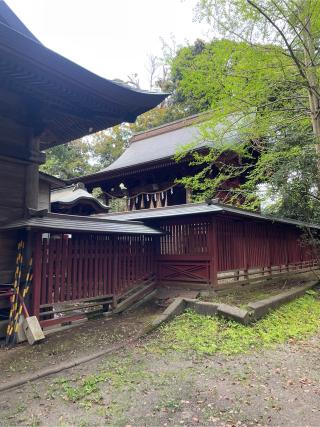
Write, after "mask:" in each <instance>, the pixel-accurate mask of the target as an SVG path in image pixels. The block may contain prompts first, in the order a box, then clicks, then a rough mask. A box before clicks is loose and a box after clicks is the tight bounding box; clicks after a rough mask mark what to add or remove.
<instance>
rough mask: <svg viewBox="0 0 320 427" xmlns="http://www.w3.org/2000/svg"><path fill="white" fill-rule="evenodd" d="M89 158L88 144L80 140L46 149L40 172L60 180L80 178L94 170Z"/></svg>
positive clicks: (89, 148)
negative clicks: (44, 160) (44, 161)
mask: <svg viewBox="0 0 320 427" xmlns="http://www.w3.org/2000/svg"><path fill="white" fill-rule="evenodd" d="M90 158H91V146H90V143H89V142H88V141H87V140H86V139H80V140H76V141H73V142H70V143H69V144H64V145H58V146H56V147H53V148H50V149H48V150H47V151H46V163H45V164H44V165H42V166H41V168H40V170H42V171H43V172H46V173H48V174H50V175H53V176H56V177H58V178H62V179H68V178H73V177H76V176H82V175H85V174H88V173H91V172H93V171H94V170H95V168H94V166H93V165H92V164H90Z"/></svg>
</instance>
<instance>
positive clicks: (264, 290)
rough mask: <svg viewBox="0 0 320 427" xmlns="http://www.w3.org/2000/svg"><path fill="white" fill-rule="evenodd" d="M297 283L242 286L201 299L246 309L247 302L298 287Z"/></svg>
mask: <svg viewBox="0 0 320 427" xmlns="http://www.w3.org/2000/svg"><path fill="white" fill-rule="evenodd" d="M299 285H300V284H299V283H295V284H294V285H292V283H291V282H290V283H286V282H284V283H280V284H279V283H265V284H263V285H259V286H256V287H254V286H253V287H252V286H248V285H247V286H244V287H242V288H240V289H239V288H235V289H230V290H229V291H228V292H227V291H220V292H215V293H213V294H212V295H209V296H206V297H202V298H201V299H202V300H203V301H209V302H215V303H224V304H231V305H236V306H238V307H246V306H247V305H248V303H249V302H253V301H259V300H262V299H265V298H269V297H271V296H274V295H277V294H280V293H281V292H285V291H288V290H289V289H292V288H295V287H299Z"/></svg>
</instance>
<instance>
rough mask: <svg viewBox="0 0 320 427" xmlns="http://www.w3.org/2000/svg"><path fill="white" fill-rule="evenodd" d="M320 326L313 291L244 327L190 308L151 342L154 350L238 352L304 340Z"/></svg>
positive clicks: (318, 310)
mask: <svg viewBox="0 0 320 427" xmlns="http://www.w3.org/2000/svg"><path fill="white" fill-rule="evenodd" d="M318 329H320V301H319V300H318V299H317V298H316V296H315V293H314V292H313V291H311V292H309V293H308V294H307V295H305V296H304V297H302V298H299V299H297V300H295V301H292V302H290V303H289V304H286V305H284V306H282V307H281V308H279V309H278V310H276V311H274V312H272V313H270V314H269V315H268V316H267V317H265V318H264V319H262V320H260V321H259V322H257V323H255V324H253V325H251V326H244V325H241V324H239V323H236V322H233V321H227V320H223V319H220V318H217V317H205V316H201V315H199V314H196V313H194V312H192V311H191V310H187V311H186V312H185V313H183V314H182V315H181V316H178V317H177V318H175V319H174V320H173V321H172V322H171V323H169V324H166V325H164V326H163V327H162V328H161V332H160V336H159V337H158V338H157V339H156V340H155V341H154V342H152V343H151V344H149V346H148V347H149V349H150V350H153V351H159V350H160V351H166V350H175V351H188V350H193V351H196V352H197V353H200V354H214V353H217V352H220V353H224V354H237V353H243V352H248V351H250V350H253V349H260V348H263V347H270V346H272V345H274V344H277V343H284V342H286V341H288V340H289V339H302V338H304V337H306V336H308V335H310V334H313V333H315V332H316V331H317V330H318Z"/></svg>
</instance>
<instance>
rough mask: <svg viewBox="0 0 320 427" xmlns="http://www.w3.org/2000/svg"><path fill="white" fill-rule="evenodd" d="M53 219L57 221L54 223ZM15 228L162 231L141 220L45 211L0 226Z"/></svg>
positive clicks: (100, 231) (152, 232) (124, 232)
mask: <svg viewBox="0 0 320 427" xmlns="http://www.w3.org/2000/svg"><path fill="white" fill-rule="evenodd" d="M50 221H52V223H50ZM54 221H57V222H56V223H55V222H54ZM72 223H73V224H72ZM97 225H98V227H99V225H101V227H102V228H101V229H100V228H96V227H97ZM86 226H87V227H88V230H87V229H86ZM103 226H105V227H108V226H110V229H108V230H107V229H103ZM123 226H126V227H127V228H124V227H123ZM117 228H118V229H117ZM16 229H40V230H43V231H46V230H47V231H50V230H59V231H81V232H93V233H104V234H108V233H114V234H155V235H159V234H163V232H162V231H160V230H157V229H155V228H153V227H150V226H148V225H146V224H144V223H143V222H141V221H123V220H112V219H111V220H110V219H106V218H97V217H94V218H93V217H84V216H78V215H65V214H52V213H46V214H44V215H42V216H36V215H34V216H31V217H28V218H21V219H18V220H15V221H12V222H10V223H7V224H3V225H1V226H0V230H7V231H8V230H16ZM130 229H131V230H130Z"/></svg>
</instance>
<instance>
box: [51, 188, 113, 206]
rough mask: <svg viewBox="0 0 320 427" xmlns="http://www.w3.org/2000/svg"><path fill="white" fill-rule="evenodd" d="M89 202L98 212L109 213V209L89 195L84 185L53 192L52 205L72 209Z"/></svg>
mask: <svg viewBox="0 0 320 427" xmlns="http://www.w3.org/2000/svg"><path fill="white" fill-rule="evenodd" d="M87 200H88V201H90V202H91V203H93V204H94V205H95V206H96V211H97V212H108V210H109V207H108V206H106V205H104V204H103V203H101V202H100V200H98V199H97V198H96V197H94V196H93V195H92V194H91V193H89V192H88V191H87V190H86V188H85V186H84V185H83V184H82V183H78V184H74V185H71V186H68V187H63V188H58V189H56V190H52V191H51V205H52V204H58V205H62V206H70V207H71V206H75V205H76V204H78V203H81V202H83V201H84V202H85V201H87Z"/></svg>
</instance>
